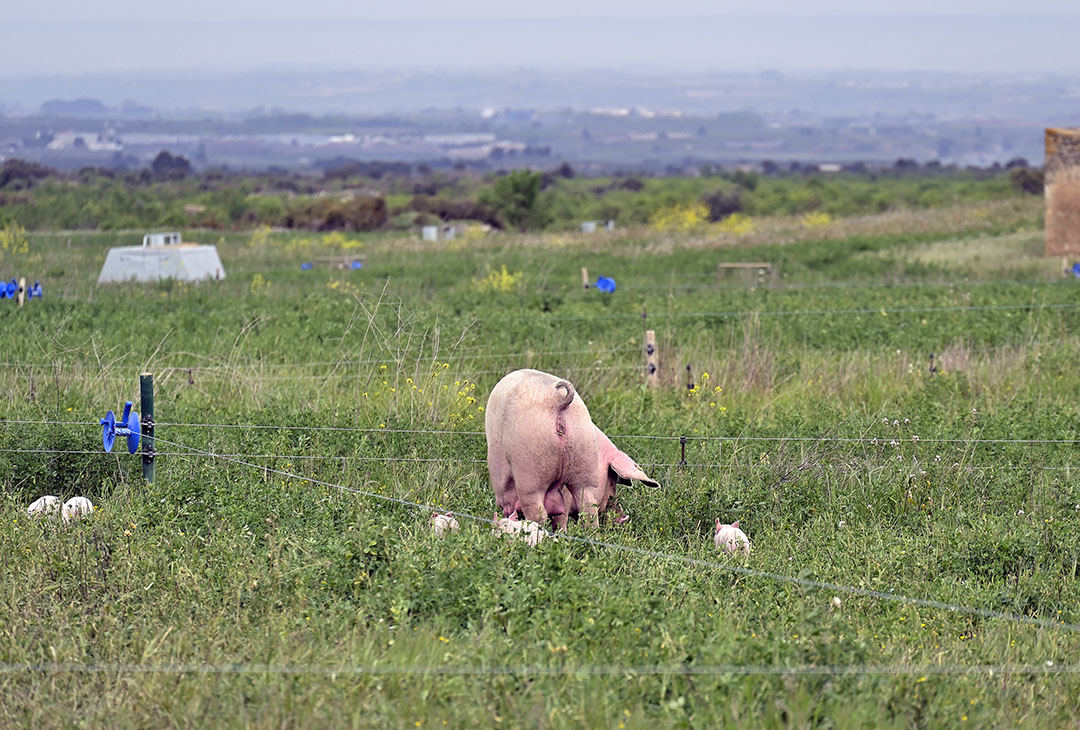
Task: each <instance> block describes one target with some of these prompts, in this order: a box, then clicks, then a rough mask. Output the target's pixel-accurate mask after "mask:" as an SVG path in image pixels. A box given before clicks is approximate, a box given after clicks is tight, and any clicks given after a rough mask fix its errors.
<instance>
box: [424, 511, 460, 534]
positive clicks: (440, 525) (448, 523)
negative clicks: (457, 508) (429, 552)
mask: <svg viewBox="0 0 1080 730" xmlns="http://www.w3.org/2000/svg"><path fill="white" fill-rule="evenodd" d="M457 528H458V522H457V520H455V519H454V517H453V515H449V514H446V515H440V514H433V515H432V516H431V531H432V532H434V533H435V537H442V536H443V535H445V534H446V533H448V532H457Z"/></svg>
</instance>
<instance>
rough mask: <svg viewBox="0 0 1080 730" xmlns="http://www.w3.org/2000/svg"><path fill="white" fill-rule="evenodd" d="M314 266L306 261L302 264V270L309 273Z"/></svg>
mask: <svg viewBox="0 0 1080 730" xmlns="http://www.w3.org/2000/svg"><path fill="white" fill-rule="evenodd" d="M312 265H313V264H312V263H311V262H310V261H305V262H303V263H302V264H300V270H301V271H307V270H308V269H310V268H311V267H312Z"/></svg>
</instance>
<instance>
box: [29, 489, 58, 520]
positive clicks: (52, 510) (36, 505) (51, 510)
mask: <svg viewBox="0 0 1080 730" xmlns="http://www.w3.org/2000/svg"><path fill="white" fill-rule="evenodd" d="M59 511H60V498H59V497H54V496H53V495H51V494H46V495H45V496H44V497H41V498H40V499H35V500H34V502H33V503H32V504H31V505H30V506H29V507H27V509H26V513H27V514H28V515H30V516H31V517H41V516H45V517H51V516H53V515H55V514H56V513H57V512H59Z"/></svg>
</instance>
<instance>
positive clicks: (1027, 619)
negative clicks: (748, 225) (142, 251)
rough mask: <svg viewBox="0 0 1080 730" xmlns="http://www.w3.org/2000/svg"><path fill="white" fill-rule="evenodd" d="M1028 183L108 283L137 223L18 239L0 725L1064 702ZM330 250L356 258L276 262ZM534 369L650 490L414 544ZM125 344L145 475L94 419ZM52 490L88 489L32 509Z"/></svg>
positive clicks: (316, 248) (924, 717) (311, 239)
mask: <svg viewBox="0 0 1080 730" xmlns="http://www.w3.org/2000/svg"><path fill="white" fill-rule="evenodd" d="M1040 215H1041V210H1040V209H1039V207H1038V206H1036V205H1034V204H1030V203H1029V202H1028V201H1023V200H1014V201H1006V202H1002V203H988V204H984V205H979V206H966V207H957V208H950V209H944V210H938V211H927V212H924V213H903V214H898V213H888V214H883V215H881V216H872V217H865V218H857V219H839V220H836V221H831V222H827V223H826V224H823V225H820V226H817V225H807V224H806V223H805V222H800V221H799V220H798V219H786V218H776V219H761V220H759V221H756V228H755V229H753V230H742V231H738V232H732V231H725V230H723V229H721V228H716V227H714V228H710V229H707V230H695V231H688V232H682V233H660V232H656V231H650V230H647V229H629V230H626V231H619V232H616V233H614V234H606V233H605V234H598V235H596V236H592V237H589V236H580V235H566V234H545V235H510V234H504V235H493V236H490V237H487V238H482V239H476V240H456V241H451V242H439V243H436V244H421V243H420V242H419V241H416V240H415V239H409V238H401V237H398V236H390V235H386V236H375V235H372V236H363V237H361V238H358V239H357V240H358V241H359V243H354V242H352V241H349V240H344V239H343V238H342V237H341V236H340V235H338V236H331V237H319V236H316V235H312V234H308V235H306V236H300V235H294V234H269V235H267V234H265V232H264V233H259V234H256V235H249V234H244V235H240V234H226V235H224V236H223V237H220V239H219V236H220V234H217V233H215V234H213V239H212V240H213V241H214V242H217V243H218V244H219V250H220V252H221V256H222V259H223V262H224V265H225V267H226V269H227V271H228V277H227V278H226V279H225V280H223V281H220V282H213V283H205V284H201V285H197V286H193V285H184V284H180V283H176V282H165V283H161V284H155V285H146V286H129V287H96V286H95V285H94V281H95V279H96V275H97V272H98V270H99V268H100V265H101V262H102V261H103V260H104V255H105V252H106V250H107V248H108V247H109V246H111V245H118V244H134V243H137V242H138V240H139V238H140V234H137V233H109V234H98V233H79V232H72V233H61V234H45V233H42V234H32V235H31V236H30V241H29V243H30V246H29V248H30V251H29V253H28V254H27V255H26V256H25V257H24V259H23V260H22V261H20V262H18V263H16V262H12V261H6V262H4V263H5V266H6V267H7V269H10V268H13V267H14V266H16V265H17V266H19V267H20V268H21V269H25V270H26V272H27V275H28V276H30V278H31V279H33V278H40V279H41V281H42V284H43V286H44V287H45V291H46V298H45V299H44V300H40V301H39V300H34V301H31V302H29V303H27V305H26V306H24V307H23V308H22V309H21V310H16V309H15V308H14V307H12V306H2V305H4V304H7V303H6V302H0V346H2V348H3V355H2V357H0V359H2V360H4V363H5V364H4V367H3V370H2V371H0V385H2V389H0V404H2V405H0V484H2V486H3V501H2V503H0V550H2V551H3V552H4V554H5V555H6V557H7V559H6V560H4V561H3V562H2V564H0V586H2V593H0V697H3V701H2V702H0V725H3V726H34V727H69V726H82V725H91V726H102V725H106V726H109V727H116V728H125V727H145V726H166V727H206V726H227V727H324V726H351V727H385V726H391V727H424V728H428V727H434V728H437V727H464V726H479V727H552V728H559V727H581V726H588V727H613V728H614V727H620V728H621V727H627V728H633V727H646V726H649V727H721V726H722V727H806V726H819V727H830V728H831V727H838V728H844V727H866V726H873V727H967V726H971V727H987V726H998V727H1013V726H1021V727H1064V726H1074V725H1076V724H1077V722H1080V709H1078V705H1077V702H1076V697H1077V692H1078V690H1080V675H1078V674H1077V671H1078V670H1080V661H1078V656H1080V588H1078V586H1077V582H1076V577H1077V575H1076V573H1077V564H1078V561H1080V547H1078V544H1080V541H1078V537H1080V474H1078V469H1080V456H1078V454H1077V448H1078V445H1080V406H1078V404H1077V398H1076V394H1077V393H1080V371H1078V370H1077V368H1076V363H1077V362H1078V360H1080V296H1078V292H1077V288H1076V287H1077V284H1076V282H1075V281H1073V280H1065V279H1062V278H1061V276H1060V272H1059V269H1060V262H1059V261H1047V260H1044V259H1042V258H1040V257H1039V253H1040V250H1039V246H1038V245H1037V241H1038V240H1039V239H1040V237H1041V233H1040V231H1041V225H1042V223H1041V218H1040ZM205 235H206V234H202V235H200V234H198V233H196V232H192V233H191V234H190V235H186V236H185V237H186V238H190V239H196V240H198V239H200V237H202V238H205ZM343 250H349V251H354V250H356V251H362V252H363V253H364V254H365V255H366V257H367V265H366V267H365V268H364V269H363V270H361V271H339V270H335V269H329V268H319V267H318V266H316V267H315V268H314V269H312V270H310V271H302V270H301V269H300V262H301V261H306V260H310V259H311V258H314V257H316V256H320V255H328V254H334V253H341V252H342V251H343ZM983 254H985V255H983ZM720 260H724V261H770V262H773V263H774V264H776V265H777V267H778V273H777V274H775V275H774V276H773V277H770V278H767V279H765V280H763V281H758V280H757V276H756V274H750V275H749V276H748V277H747V276H740V275H737V274H735V275H729V276H727V277H725V278H724V279H722V280H720V281H718V280H717V278H716V274H715V270H716V263H717V262H718V261H720ZM583 266H587V267H588V269H589V272H590V274H591V278H592V279H594V280H595V278H596V276H597V275H609V276H613V277H615V278H616V280H617V282H618V289H617V291H616V292H615V293H614V294H613V295H610V296H609V295H603V294H601V293H599V292H597V291H595V290H589V291H582V289H581V286H580V273H579V272H580V269H581V267H583ZM0 273H3V272H0ZM643 308H644V310H645V311H646V313H647V319H646V322H647V326H648V327H649V328H651V329H654V330H655V331H656V334H657V338H658V341H659V350H660V353H659V354H660V362H661V376H662V381H663V383H664V385H663V387H662V388H660V389H657V390H655V391H654V390H649V389H647V388H645V387H644V386H643V367H642V363H643V355H642V342H643V339H642V338H643V329H644V327H643V321H642V311H643ZM931 353H933V354H934V355H935V358H934V364H935V366H936V368H937V371H936V373H930V372H929V366H930V355H931ZM524 366H531V367H538V368H541V369H545V370H548V371H551V372H554V373H558V374H560V375H564V376H566V377H568V378H569V379H570V380H572V381H573V382H574V383H575V386H576V387H577V389H578V391H579V392H580V393H581V394H582V395H583V397H584V398H585V399H586V402H587V403H588V404H589V408H590V410H591V412H592V414H593V418H594V420H595V421H596V422H597V424H598V425H599V426H600V427H601V428H603V429H604V430H605V431H606V432H607V433H608V434H610V435H612V437H613V440H614V441H615V442H616V443H617V444H619V445H620V446H621V447H622V448H623V449H624V450H626V451H627V452H628V453H630V455H631V456H633V457H634V458H635V459H636V460H637V461H638V462H639V463H641V464H642V465H644V468H645V470H646V471H647V472H649V473H650V475H651V476H653V477H654V478H656V479H658V480H659V481H660V482H661V483H662V485H663V486H662V488H661V489H659V490H649V489H647V488H644V487H640V486H634V487H624V488H621V489H620V497H619V498H620V502H621V504H622V505H623V506H624V507H625V508H626V510H627V511H628V512H629V513H630V514H631V516H632V519H631V521H630V522H629V523H627V524H624V525H614V524H613V522H612V521H611V520H607V521H604V522H602V525H601V527H600V529H599V530H596V531H594V530H591V529H589V528H586V527H585V526H582V525H571V527H570V530H569V533H568V537H569V538H572V539H565V538H564V539H557V540H548V541H545V542H544V543H542V544H541V545H540V546H538V547H536V548H529V547H527V546H526V545H524V544H523V543H514V542H510V541H508V540H498V539H496V538H494V537H492V536H491V535H490V534H489V529H488V526H487V525H486V524H482V523H481V524H479V525H478V524H476V523H473V522H471V521H469V520H467V519H465V518H461V520H460V521H461V523H462V525H461V529H460V530H459V531H458V532H457V533H455V534H452V535H450V536H449V537H448V538H446V539H443V540H439V539H437V538H435V537H433V536H432V535H431V533H430V530H429V528H428V525H427V513H426V512H424V511H423V510H422V509H419V508H417V507H415V506H410V505H409V504H407V503H418V504H423V505H430V506H437V507H438V508H440V509H450V510H453V511H455V512H459V513H462V514H467V515H474V516H479V517H483V516H485V515H491V513H492V512H493V511H494V509H495V503H494V499H493V496H492V494H491V491H490V487H489V485H488V482H487V473H486V466H485V464H484V458H485V448H484V441H483V435H482V433H481V432H482V430H483V425H482V424H483V410H482V407H483V405H484V403H485V400H486V398H487V394H488V392H489V391H490V389H491V387H492V386H493V385H494V384H495V383H496V382H497V381H498V379H499V378H500V377H501V376H502V375H503V374H505V373H506V372H507V371H509V370H512V369H514V368H517V367H524ZM687 366H689V371H688V370H687ZM144 370H150V371H153V372H154V373H155V379H156V383H157V395H156V410H157V422H158V429H157V435H158V437H159V442H158V450H159V452H160V455H159V456H158V461H157V478H156V480H155V482H154V483H153V484H146V483H144V482H143V481H142V479H141V472H140V466H139V460H138V458H137V457H132V456H128V455H127V454H126V452H123V451H122V450H120V449H119V446H118V448H117V451H119V452H120V453H113V454H109V455H106V454H103V453H100V428H99V427H98V426H96V425H94V424H96V423H97V419H98V418H100V417H101V416H102V415H103V414H104V412H105V411H106V410H107V409H113V410H117V409H118V408H120V407H122V405H123V400H124V399H125V398H130V399H133V400H135V399H136V396H137V394H138V374H139V372H141V371H144ZM688 386H689V387H688ZM680 436H685V437H687V441H686V444H685V461H686V464H685V465H680V463H679V462H680V461H681V459H682V457H683V452H682V450H681V445H680V438H679V437H680ZM658 437H660V438H658ZM46 493H50V494H56V495H59V496H61V497H62V498H64V499H66V498H68V497H70V496H72V495H75V494H84V495H86V496H89V497H91V499H93V500H94V502H95V504H97V505H98V507H99V509H98V510H97V511H96V512H95V513H94V514H93V516H92V517H90V518H89V519H86V520H84V521H81V522H79V523H75V524H73V525H68V526H63V525H59V524H56V523H54V522H48V521H31V520H28V519H27V517H26V515H25V508H26V506H27V505H28V504H29V503H30V501H32V500H33V499H36V498H37V497H39V496H41V495H42V494H46ZM391 500H400V501H391ZM716 517H721V518H722V519H723V520H724V521H725V522H730V521H732V520H735V519H738V520H740V522H741V524H742V527H743V528H744V529H745V530H746V532H747V533H748V534H749V536H750V538H751V540H752V541H753V544H754V551H753V553H752V554H751V556H750V557H749V558H748V559H746V560H744V559H742V558H730V559H727V558H724V556H722V555H719V554H718V553H717V551H716V550H715V549H714V548H713V546H712V524H713V520H714V519H715V518H716ZM598 542H602V543H605V545H598V544H596V543H598ZM817 584H829V585H828V586H826V587H821V586H820V585H817ZM875 592H876V593H875ZM879 594H889V595H879ZM834 598H835V599H838V601H837V600H834ZM910 599H913V600H910Z"/></svg>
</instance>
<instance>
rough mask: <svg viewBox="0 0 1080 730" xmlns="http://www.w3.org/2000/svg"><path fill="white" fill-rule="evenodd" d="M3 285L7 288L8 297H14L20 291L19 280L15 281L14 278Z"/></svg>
mask: <svg viewBox="0 0 1080 730" xmlns="http://www.w3.org/2000/svg"><path fill="white" fill-rule="evenodd" d="M2 286H3V287H4V289H6V290H7V298H8V299H14V298H15V295H16V294H17V293H18V291H19V282H17V281H15V280H14V279H12V280H11V281H9V282H8V283H7V284H3V285H2Z"/></svg>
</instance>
